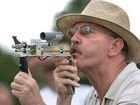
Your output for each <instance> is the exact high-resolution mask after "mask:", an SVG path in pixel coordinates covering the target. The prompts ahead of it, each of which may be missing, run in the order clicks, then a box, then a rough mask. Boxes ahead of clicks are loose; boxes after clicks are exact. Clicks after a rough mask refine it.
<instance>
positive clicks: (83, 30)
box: [79, 26, 90, 35]
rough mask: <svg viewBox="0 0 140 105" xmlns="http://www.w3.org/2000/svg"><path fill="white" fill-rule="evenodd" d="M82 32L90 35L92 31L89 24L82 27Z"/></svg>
mask: <svg viewBox="0 0 140 105" xmlns="http://www.w3.org/2000/svg"><path fill="white" fill-rule="evenodd" d="M79 32H80V34H82V35H88V34H89V33H90V27H89V26H83V27H81V28H80V31H79Z"/></svg>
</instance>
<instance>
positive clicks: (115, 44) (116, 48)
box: [108, 38, 124, 57]
mask: <svg viewBox="0 0 140 105" xmlns="http://www.w3.org/2000/svg"><path fill="white" fill-rule="evenodd" d="M123 47H124V42H123V40H122V39H121V38H116V39H113V40H112V45H111V48H110V51H109V54H108V55H109V56H110V57H111V56H115V55H118V54H119V53H120V52H121V50H122V49H123Z"/></svg>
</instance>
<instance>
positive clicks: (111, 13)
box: [56, 0, 140, 63]
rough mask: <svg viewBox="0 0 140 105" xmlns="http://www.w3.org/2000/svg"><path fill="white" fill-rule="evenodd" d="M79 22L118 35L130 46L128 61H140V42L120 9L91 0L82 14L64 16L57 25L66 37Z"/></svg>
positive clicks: (100, 1)
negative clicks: (99, 27)
mask: <svg viewBox="0 0 140 105" xmlns="http://www.w3.org/2000/svg"><path fill="white" fill-rule="evenodd" d="M78 22H92V23H96V24H99V25H101V26H104V27H106V28H108V29H110V30H112V31H113V32H115V33H117V34H118V35H120V36H121V37H122V38H123V39H124V40H125V41H126V43H127V45H128V55H127V59H128V60H129V61H134V62H136V63H138V62H139V61H140V56H139V54H140V42H139V40H138V39H137V38H136V36H135V35H134V34H133V33H131V32H130V23H129V18H128V15H127V14H126V13H125V11H124V10H123V9H121V8H120V7H118V6H116V5H114V4H112V3H109V2H105V1H102V0H91V1H90V2H89V4H88V5H87V6H86V8H85V9H84V10H83V11H82V13H81V14H68V15H64V16H62V17H60V18H59V19H58V20H57V22H56V24H57V27H58V28H59V30H60V31H62V32H64V34H65V35H66V32H67V30H68V29H69V28H71V27H73V26H74V25H75V24H76V23H78Z"/></svg>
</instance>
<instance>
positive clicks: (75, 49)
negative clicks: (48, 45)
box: [71, 45, 82, 54]
mask: <svg viewBox="0 0 140 105" xmlns="http://www.w3.org/2000/svg"><path fill="white" fill-rule="evenodd" d="M71 50H72V52H71V54H74V53H79V54H82V51H81V49H80V48H79V47H78V46H77V45H73V46H71Z"/></svg>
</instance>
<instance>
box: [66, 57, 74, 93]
mask: <svg viewBox="0 0 140 105" xmlns="http://www.w3.org/2000/svg"><path fill="white" fill-rule="evenodd" d="M67 59H68V60H69V65H73V62H72V60H73V59H72V56H67ZM67 89H68V94H70V95H73V94H74V93H75V87H74V86H71V85H68V86H67Z"/></svg>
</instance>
